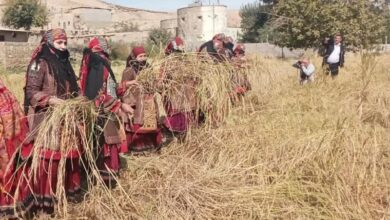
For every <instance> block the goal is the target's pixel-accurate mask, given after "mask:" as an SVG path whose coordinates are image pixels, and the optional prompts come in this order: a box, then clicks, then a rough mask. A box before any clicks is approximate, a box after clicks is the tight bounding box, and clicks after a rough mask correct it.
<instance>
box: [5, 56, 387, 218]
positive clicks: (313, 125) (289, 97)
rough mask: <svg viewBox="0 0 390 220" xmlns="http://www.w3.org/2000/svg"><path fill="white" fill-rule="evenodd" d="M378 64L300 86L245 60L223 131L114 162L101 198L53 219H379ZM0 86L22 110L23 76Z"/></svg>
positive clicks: (280, 67) (382, 140) (383, 122)
mask: <svg viewBox="0 0 390 220" xmlns="http://www.w3.org/2000/svg"><path fill="white" fill-rule="evenodd" d="M389 58H390V56H389V55H380V56H372V55H363V56H362V55H360V54H349V55H348V56H347V59H346V66H345V68H344V69H342V70H341V73H340V76H339V77H338V78H337V79H335V80H332V79H331V78H330V77H327V76H325V75H324V74H323V73H322V71H321V70H320V66H321V60H320V58H318V57H313V59H312V61H313V62H314V64H315V65H316V67H317V73H316V74H317V75H316V81H315V82H314V83H313V84H309V85H305V86H300V85H299V83H298V73H297V70H295V69H294V68H292V67H291V64H292V63H293V62H294V61H293V60H278V59H273V58H264V57H253V58H252V59H251V61H250V63H251V66H252V68H251V70H250V71H248V76H249V78H250V80H251V83H252V91H250V92H249V93H248V94H247V95H246V97H245V99H244V100H243V102H242V103H241V104H240V105H236V106H234V107H232V109H231V111H230V113H229V114H228V115H227V117H226V118H225V119H224V121H223V123H222V124H220V125H219V126H218V127H213V128H209V127H208V128H198V129H193V130H192V135H191V138H189V139H188V140H187V141H186V142H184V143H178V142H174V143H172V144H170V145H169V146H167V147H165V148H163V149H162V151H161V152H160V153H155V154H148V155H145V156H124V157H123V158H122V159H123V162H125V167H124V168H123V169H122V171H121V176H120V181H119V183H120V184H119V185H118V187H117V188H116V189H113V190H111V191H110V194H111V195H110V196H107V193H106V190H105V189H101V188H99V187H95V188H93V189H92V190H91V191H90V192H89V193H87V194H86V196H85V201H84V202H82V203H80V204H77V205H71V204H70V205H69V207H68V208H69V209H68V211H67V212H66V213H63V212H59V213H61V214H58V215H57V216H55V217H52V218H53V219H390V62H389ZM76 69H77V68H76ZM122 70H123V66H116V67H114V71H115V72H116V73H120V72H121V71H122ZM1 78H2V79H3V80H4V82H5V83H6V84H7V85H8V87H9V88H10V89H11V90H12V91H13V92H14V93H15V94H16V95H17V97H18V98H19V100H22V87H23V85H24V76H23V75H20V74H11V75H9V74H8V75H6V76H4V75H1ZM37 218H38V219H47V218H49V217H48V216H40V217H37Z"/></svg>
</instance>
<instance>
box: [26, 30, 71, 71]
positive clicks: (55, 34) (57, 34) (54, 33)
mask: <svg viewBox="0 0 390 220" xmlns="http://www.w3.org/2000/svg"><path fill="white" fill-rule="evenodd" d="M56 40H68V38H67V36H66V32H65V30H64V29H61V28H56V29H50V30H48V31H46V32H45V33H44V34H43V36H42V39H41V42H40V43H39V45H38V47H37V48H36V49H35V50H34V51H33V54H32V56H31V60H30V64H31V63H32V62H33V61H34V60H35V59H36V58H37V57H38V55H39V54H40V53H41V52H42V46H43V45H44V44H47V43H48V44H51V45H53V43H54V41H56Z"/></svg>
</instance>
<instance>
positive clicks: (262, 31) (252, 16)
mask: <svg viewBox="0 0 390 220" xmlns="http://www.w3.org/2000/svg"><path fill="white" fill-rule="evenodd" d="M273 2H274V1H272V0H263V1H257V2H254V3H249V4H246V5H244V6H243V7H241V9H240V16H241V18H242V20H241V28H242V31H243V34H242V41H244V42H260V41H261V39H264V36H265V35H267V32H266V30H267V29H266V28H265V24H266V23H267V21H268V20H269V19H270V17H271V12H272V7H273Z"/></svg>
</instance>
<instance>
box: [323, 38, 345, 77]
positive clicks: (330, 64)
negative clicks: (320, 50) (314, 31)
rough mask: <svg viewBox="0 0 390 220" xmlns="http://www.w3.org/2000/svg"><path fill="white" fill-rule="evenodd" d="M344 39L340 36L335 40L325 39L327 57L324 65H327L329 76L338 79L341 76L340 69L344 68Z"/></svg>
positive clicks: (325, 56)
mask: <svg viewBox="0 0 390 220" xmlns="http://www.w3.org/2000/svg"><path fill="white" fill-rule="evenodd" d="M342 41H343V38H342V37H341V35H340V34H336V35H335V36H334V39H333V40H329V39H325V41H324V47H325V55H324V62H323V65H325V64H326V65H327V70H326V72H327V74H329V73H330V74H331V75H332V77H333V78H334V77H336V76H337V75H338V74H339V68H340V67H343V66H344V54H345V48H344V44H343V42H342Z"/></svg>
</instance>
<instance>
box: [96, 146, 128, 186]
mask: <svg viewBox="0 0 390 220" xmlns="http://www.w3.org/2000/svg"><path fill="white" fill-rule="evenodd" d="M125 145H126V143H123V144H104V145H103V161H102V162H98V168H99V171H100V175H101V177H102V179H103V181H104V182H105V184H106V185H107V186H110V187H114V186H115V185H116V180H115V178H116V177H117V176H118V175H119V170H120V168H121V164H120V159H119V154H120V153H125V152H127V146H125Z"/></svg>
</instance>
